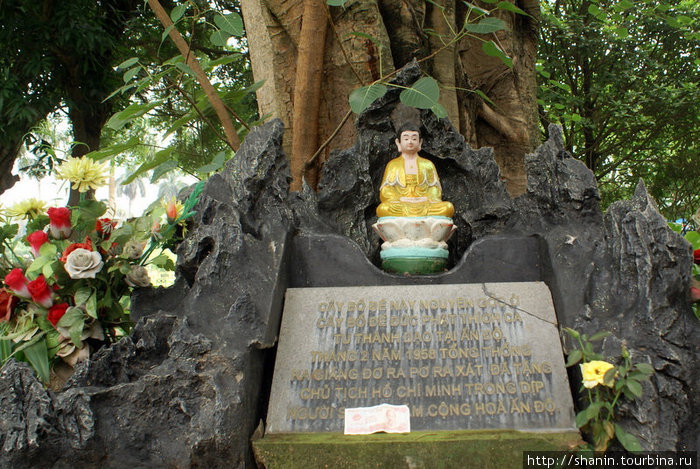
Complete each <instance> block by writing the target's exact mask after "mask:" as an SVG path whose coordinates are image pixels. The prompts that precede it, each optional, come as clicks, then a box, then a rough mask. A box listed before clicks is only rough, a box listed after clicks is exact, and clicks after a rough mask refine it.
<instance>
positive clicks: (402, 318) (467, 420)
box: [267, 282, 576, 433]
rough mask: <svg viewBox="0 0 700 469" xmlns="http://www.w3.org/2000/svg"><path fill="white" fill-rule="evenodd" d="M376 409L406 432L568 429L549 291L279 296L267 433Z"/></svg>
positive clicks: (567, 398) (426, 288) (324, 424)
mask: <svg viewBox="0 0 700 469" xmlns="http://www.w3.org/2000/svg"><path fill="white" fill-rule="evenodd" d="M379 404H393V405H404V404H405V405H408V407H409V408H410V412H411V429H412V430H466V429H519V430H530V431H532V430H537V431H552V432H555V431H570V430H576V426H575V424H574V412H573V404H572V399H571V392H570V390H569V383H568V379H567V376H566V371H565V368H564V359H563V354H562V350H561V344H560V340H559V334H558V331H557V320H556V315H555V313H554V307H553V305H552V297H551V294H550V291H549V288H548V287H547V286H546V285H545V284H544V283H542V282H522V283H486V284H462V285H414V286H381V287H376V286H373V287H340V288H291V289H288V290H287V292H286V298H285V305H284V312H283V317H282V327H281V333H280V339H279V346H278V350H277V360H276V363H275V372H274V378H273V382H272V391H271V396H270V405H269V410H268V421H267V432H269V433H282V432H342V431H343V426H344V423H343V416H344V409H345V408H346V407H369V406H375V405H379Z"/></svg>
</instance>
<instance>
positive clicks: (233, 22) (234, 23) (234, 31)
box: [214, 13, 243, 37]
mask: <svg viewBox="0 0 700 469" xmlns="http://www.w3.org/2000/svg"><path fill="white" fill-rule="evenodd" d="M214 24H216V25H217V26H218V27H219V28H220V29H222V30H224V31H226V32H227V33H229V35H231V36H236V37H240V36H243V19H242V18H241V15H239V14H238V13H229V14H227V15H216V16H215V17H214Z"/></svg>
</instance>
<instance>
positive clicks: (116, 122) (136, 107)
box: [105, 101, 160, 130]
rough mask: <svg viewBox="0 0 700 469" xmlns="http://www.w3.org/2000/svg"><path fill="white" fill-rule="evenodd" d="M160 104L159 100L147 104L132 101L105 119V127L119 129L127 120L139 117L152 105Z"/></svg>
mask: <svg viewBox="0 0 700 469" xmlns="http://www.w3.org/2000/svg"><path fill="white" fill-rule="evenodd" d="M159 104H160V102H159V101H154V102H151V103H147V104H140V103H133V104H130V105H129V106H127V108H126V109H124V110H123V111H121V112H118V113H116V114H114V115H113V116H112V117H110V118H109V120H108V121H107V124H105V125H106V126H107V127H109V128H110V129H113V130H121V128H122V127H124V125H126V123H127V122H129V121H131V120H133V119H136V118H137V117H141V116H143V115H144V114H146V113H147V112H148V111H150V110H151V109H153V108H154V107H156V106H158V105H159Z"/></svg>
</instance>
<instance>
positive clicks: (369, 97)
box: [348, 83, 387, 114]
mask: <svg viewBox="0 0 700 469" xmlns="http://www.w3.org/2000/svg"><path fill="white" fill-rule="evenodd" d="M386 92H387V87H386V86H385V85H383V84H381V83H373V84H371V85H369V86H363V87H361V88H357V89H355V90H353V92H352V93H350V98H349V99H348V101H349V102H350V109H352V112H354V113H355V114H359V113H361V112H362V111H364V110H365V109H367V108H368V107H369V106H370V104H372V103H373V102H374V101H375V100H377V99H379V98H381V97H382V96H384V95H385V94H386Z"/></svg>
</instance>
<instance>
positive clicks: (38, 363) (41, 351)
mask: <svg viewBox="0 0 700 469" xmlns="http://www.w3.org/2000/svg"><path fill="white" fill-rule="evenodd" d="M23 352H24V356H25V357H26V358H27V361H28V362H29V363H30V364H31V365H32V367H33V368H34V370H36V374H37V375H38V376H39V379H40V380H41V381H43V382H44V383H48V382H49V379H50V377H51V375H50V372H49V352H48V350H47V348H46V342H45V341H44V340H43V339H41V340H38V341H37V342H35V343H33V344H32V345H30V346H28V347H26V348H24V349H23Z"/></svg>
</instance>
